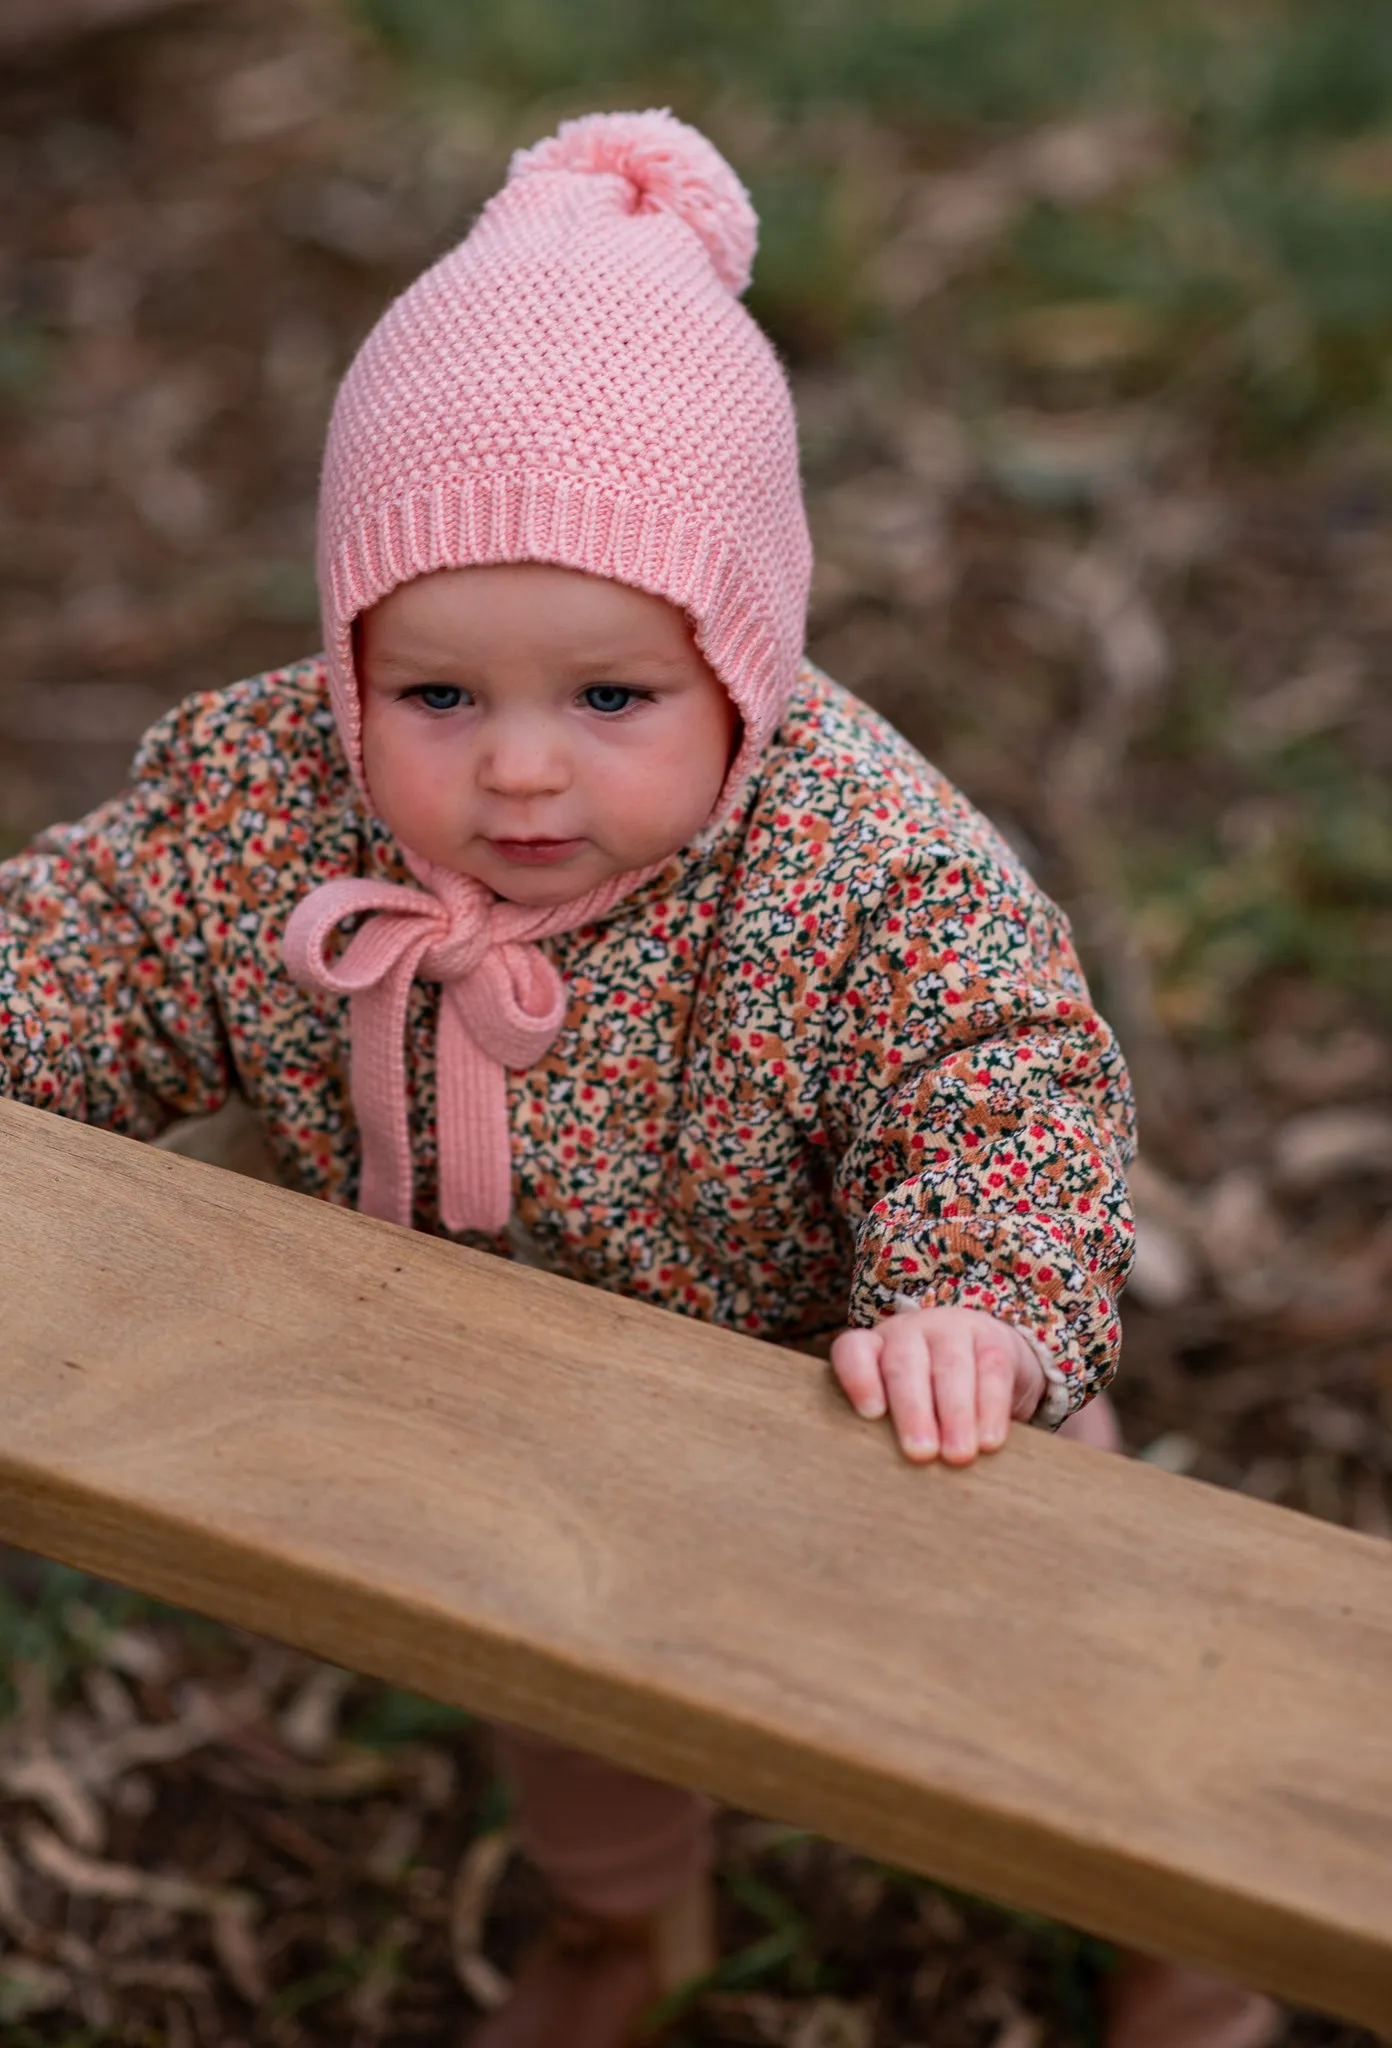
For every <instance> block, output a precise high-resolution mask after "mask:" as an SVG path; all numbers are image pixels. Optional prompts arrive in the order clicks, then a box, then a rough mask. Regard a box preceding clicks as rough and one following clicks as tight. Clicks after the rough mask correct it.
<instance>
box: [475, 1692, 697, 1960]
mask: <svg viewBox="0 0 1392 2048" xmlns="http://www.w3.org/2000/svg"><path fill="white" fill-rule="evenodd" d="M492 1738H493V1750H494V1755H495V1757H496V1758H497V1761H498V1766H499V1769H500V1770H501V1772H502V1774H503V1777H504V1778H505V1780H506V1781H507V1783H508V1784H509V1786H510V1787H511V1789H512V1792H513V1796H514V1800H515V1802H516V1811H517V1826H518V1838H519V1841H520V1843H521V1846H522V1848H523V1849H524V1850H525V1851H526V1853H527V1855H528V1856H529V1857H530V1858H531V1860H532V1861H533V1863H535V1865H536V1866H537V1868H538V1870H539V1871H540V1872H541V1874H542V1876H543V1877H544V1878H545V1879H546V1881H547V1883H548V1884H549V1885H550V1887H551V1889H552V1891H553V1892H554V1893H555V1895H556V1897H557V1899H558V1900H559V1901H560V1902H561V1903H563V1904H564V1905H567V1906H572V1907H574V1908H576V1909H577V1910H578V1911H580V1912H583V1913H593V1914H598V1915H600V1916H601V1917H603V1918H606V1919H625V1920H626V1919H630V1918H633V1919H641V1918H646V1917H647V1916H648V1915H650V1914H653V1913H656V1912H658V1911H659V1910H660V1909H661V1908H662V1907H663V1906H665V1905H666V1904H667V1903H668V1901H669V1900H671V1899H673V1898H674V1897H676V1895H677V1894H678V1893H680V1892H682V1891H684V1890H685V1889H686V1888H687V1887H688V1886H689V1885H690V1884H692V1883H693V1882H694V1881H695V1880H696V1879H697V1878H698V1877H700V1876H702V1875H703V1874H704V1873H705V1872H706V1871H708V1870H709V1869H710V1868H711V1865H712V1863H713V1861H714V1856H715V1844H714V1830H713V1826H712V1820H713V1815H714V1811H715V1808H714V1804H713V1802H712V1801H711V1800H709V1799H704V1798H702V1797H701V1796H700V1795H699V1794H697V1793H695V1792H682V1791H679V1790H678V1789H677V1787H676V1786H675V1785H663V1784H660V1783H659V1782H658V1780H657V1779H655V1778H645V1777H641V1776H639V1774H638V1773H637V1772H635V1771H626V1770H621V1769H620V1768H619V1767H618V1765H616V1764H609V1763H604V1762H602V1761H601V1760H600V1758H598V1757H592V1756H585V1755H583V1754H582V1753H581V1752H580V1751H579V1750H574V1749H564V1748H562V1747H561V1745H560V1744H559V1743H555V1742H547V1741H544V1740H543V1739H542V1737H541V1736H539V1735H529V1734H526V1733H524V1731H523V1730H522V1729H520V1728H512V1727H498V1726H495V1727H494V1728H493V1729H492Z"/></svg>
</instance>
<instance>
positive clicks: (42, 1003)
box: [0, 700, 232, 1138]
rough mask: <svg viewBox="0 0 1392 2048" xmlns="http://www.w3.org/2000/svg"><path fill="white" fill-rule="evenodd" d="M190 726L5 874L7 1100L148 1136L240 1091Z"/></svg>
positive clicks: (2, 962) (168, 725) (182, 717)
mask: <svg viewBox="0 0 1392 2048" xmlns="http://www.w3.org/2000/svg"><path fill="white" fill-rule="evenodd" d="M195 701H196V700H195ZM188 714H189V707H188V706H182V707H180V708H179V709H178V710H176V711H173V712H171V713H170V714H169V715H168V716H167V717H166V718H164V719H162V720H161V721H160V723H159V724H158V725H156V726H155V727H154V728H153V729H152V730H151V731H150V732H149V733H148V734H147V735H146V738H145V740H144V741H143V743H142V745H141V748H140V752H139V754H138V755H137V757H136V762H135V766H134V770H133V777H132V783H131V787H130V788H129V790H128V791H127V792H126V793H125V794H124V795H122V796H120V797H117V798H115V799H114V800H113V801H112V802H110V803H107V804H104V805H102V806H101V807H100V809H98V810H95V811H93V812H91V813H90V814H89V815H88V816H87V817H86V818H83V819H81V820H80V821H79V822H78V823H76V824H73V825H60V826H56V827H54V828H53V829H52V830H50V831H47V832H45V833H43V834H42V835H41V836H40V837H39V838H38V839H37V840H35V842H34V843H33V845H32V846H31V847H29V848H28V849H27V850H26V851H25V852H23V853H21V854H18V855H17V856H15V858H13V859H11V860H7V861H4V862H0V1094H4V1095H8V1096H10V1097H12V1098H14V1099H15V1100H18V1101H21V1102H27V1103H31V1104H33V1105H34V1106H35V1107H37V1108H40V1109H50V1110H55V1111H57V1112H58V1114H60V1115H62V1116H68V1117H73V1118H76V1119H77V1120H79V1121H81V1122H86V1123H94V1124H101V1125H103V1126H104V1127H105V1128H106V1129H108V1130H113V1131H121V1132H124V1133H125V1134H127V1135H128V1136H132V1137H139V1138H152V1137H155V1136H157V1135H158V1133H159V1132H160V1131H161V1130H162V1129H163V1128H164V1126H165V1125H166V1124H168V1123H169V1122H171V1121H172V1120H173V1118H174V1117H176V1116H180V1115H191V1114H196V1113H200V1112H203V1111H209V1110H213V1109H217V1108H218V1107H220V1106H221V1104H222V1103H223V1102H224V1101H225V1100H226V1098H227V1095H228V1093H229V1091H230V1087H231V1081H232V1076H231V1060H230V1055H229V1051H228V1046H227V1039H226V1034H225V1031H224V1029H223V1026H222V1022H221V1019H220V1016H219V1011H218V1005H217V1001H216V997H215V992H214V989H213V985H212V974H211V971H210V966H209V960H208V950H207V946H206V943H205V940H204V937H203V934H202V931H201V929H200V913H199V906H198V902H197V898H196V892H195V889H194V886H193V883H192V881H191V878H190V874H189V867H188V860H187V851H186V840H185V825H186V813H188V812H189V811H190V809H192V807H193V805H194V804H195V803H196V795H195V794H194V793H193V791H192V788H191V780H190V776H189V772H188V768H189V763H188V758H187V756H188V741H187V730H188Z"/></svg>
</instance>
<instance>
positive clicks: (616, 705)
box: [585, 683, 638, 711]
mask: <svg viewBox="0 0 1392 2048" xmlns="http://www.w3.org/2000/svg"><path fill="white" fill-rule="evenodd" d="M637 694H638V692H637V691H636V690H629V689H625V687H624V685H623V684H622V683H591V684H590V687H589V689H588V690H586V691H585V702H586V703H587V704H588V705H589V707H590V709H591V711H627V709H628V707H629V705H630V704H631V703H632V701H633V699H634V698H635V697H636V696H637Z"/></svg>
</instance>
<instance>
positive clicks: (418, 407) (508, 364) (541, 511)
mask: <svg viewBox="0 0 1392 2048" xmlns="http://www.w3.org/2000/svg"><path fill="white" fill-rule="evenodd" d="M756 235H757V222H756V219H755V216H754V211H753V208H752V206H751V205H750V203H749V198H748V195H747V194H746V192H745V190H744V188H743V186H742V185H741V184H740V182H739V180H738V179H737V178H736V176H735V174H734V172H733V171H732V170H731V169H730V167H729V165H728V164H727V163H726V162H725V160H724V159H723V157H721V156H720V155H719V154H718V152H717V151H716V150H715V149H714V148H713V146H712V145H711V144H710V143H709V142H708V141H707V140H706V139H705V137H704V136H702V135H700V134H698V133H697V131H696V130H695V129H694V128H689V127H687V126H686V125H685V123H683V122H681V121H678V120H675V119H674V118H673V117H672V115H671V114H669V113H665V112H664V113H658V112H649V113H644V114H592V115H589V116H587V117H586V118H585V119H583V120H579V121H567V122H564V123H563V124H562V126H561V128H560V130H559V131H558V133H557V134H556V135H554V136H552V137H551V138H550V139H549V140H547V141H545V142H541V143H539V144H537V146H536V147H535V148H533V149H528V150H521V151H519V152H518V153H517V154H516V155H515V156H514V158H513V160H512V165H511V169H510V171H509V175H508V181H507V184H506V185H505V186H504V187H503V189H502V191H500V192H499V193H497V194H496V195H495V196H494V198H493V199H491V200H490V201H489V203H488V204H487V206H486V207H485V208H484V210H483V213H482V215H481V216H480V218H479V220H478V222H477V223H476V225H475V227H474V229H473V231H472V233H471V234H470V235H469V236H468V237H467V238H466V239H465V240H464V241H463V242H461V243H460V244H459V246H458V247H457V248H455V249H452V250H451V251H450V253H449V254H448V255H447V256H445V257H443V258H442V259H441V260H440V261H439V262H438V263H437V264H436V265H435V266H434V268H433V269H431V270H429V271H427V272H426V273H425V275H424V276H423V277H420V278H418V279H417V281H416V282H415V283H414V284H413V285H412V286H411V287H410V289H409V290H408V291H407V292H405V293H404V294H403V296H402V297H401V298H399V299H398V300H397V301H396V303H395V304H394V305H393V306H391V307H390V308H389V310H388V311H387V312H386V314H385V315H384V316H383V317H382V319H381V320H379V321H378V323H377V325H376V327H375V328H374V329H373V330H372V332H371V333H370V334H369V335H368V337H367V340H366V341H365V342H364V344H363V346H362V348H361V350H360V351H359V353H358V356H357V358H356V360H355V361H354V363H353V364H352V366H351V368H350V369H349V371H348V374H347V376H346V377H345V379H344V381H343V384H342V387H341V389H340V391H339V394H338V400H337V403H336V405H335V407H334V412H333V419H332V423H331V426H330V430H329V440H328V447H327V451H326V454H325V460H324V474H323V482H322V488H321V494H320V507H319V584H320V596H321V601H322V605H323V611H324V626H325V642H326V647H327V653H328V660H329V670H330V678H331V682H332V688H333V701H334V709H335V713H336V716H337V718H338V723H339V729H340V732H341V733H342V736H343V740H344V744H345V747H346V749H347V752H348V756H349V759H350V761H351V762H352V764H353V769H354V773H355V774H356V776H357V777H358V779H359V782H360V783H361V780H362V755H361V744H360V731H361V713H360V706H359V698H358V688H357V682H356V678H355V675H354V669H353V652H352V638H351V628H352V622H353V620H354V618H355V617H356V616H357V615H358V614H359V613H361V612H363V611H366V610H367V609H368V608H369V607H370V606H371V605H373V604H375V603H376V602H377V601H378V600H379V599H380V598H382V597H385V596H386V595H387V593H388V592H389V591H391V590H392V589H394V588H395V587H396V586H397V585H398V584H401V583H404V582H407V581H408V580H409V579H410V578H411V577H413V576H418V575H422V574H424V573H426V572H428V571H430V570H435V569H445V568H461V567H463V566H465V565H466V564H471V563H492V562H519V561H542V562H554V563H559V564H562V565H564V566H565V567H568V568H572V569H583V570H588V571H590V572H591V573H593V574H595V575H599V576H610V577H613V578H614V579H616V580H617V581H619V582H622V583H629V584H634V585H636V586H637V587H638V588H640V589H642V590H647V591H651V592H653V593H654V594H655V595H657V596H659V597H663V598H666V599H668V600H669V601H670V602H671V603H673V604H675V605H677V606H679V607H680V608H681V609H682V610H683V611H684V612H686V613H687V615H688V616H689V618H690V620H691V622H692V626H693V628H694V632H695V638H696V643H697V645H698V647H699V648H700V650H701V652H702V653H703V655H704V656H705V658H706V660H707V661H708V662H709V663H710V665H711V667H712V668H713V669H714V671H715V673H716V674H717V675H718V676H719V677H720V680H721V681H722V682H723V683H724V685H725V687H726V689H727V690H728V691H729V693H730V696H731V698H732V700H733V701H734V704H735V705H736V707H737V709H738V710H739V712H740V713H741V715H742V718H743V720H744V738H743V744H742V746H741V748H740V751H739V754H738V757H737V759H736V760H735V762H734V763H733V765H732V768H731V772H730V775H729V777H728V779H727V781H726V784H725V788H724V790H723V791H722V794H721V797H720V800H719V801H718V803H717V806H716V812H715V815H716V816H719V815H721V814H722V813H723V812H724V810H725V809H726V808H727V807H728V805H729V803H730V800H731V799H732V798H733V796H734V794H735V792H736V790H737V789H738V787H739V785H740V784H741V783H742V782H743V781H744V779H745V778H746V776H747V775H748V773H749V771H750V769H751V768H752V766H753V765H754V763H755V761H756V760H757V759H758V756H759V754H760V752H761V751H762V749H763V747H764V745H765V743H766V741H767V740H768V738H769V736H770V735H771V733H772V732H773V731H774V729H775V728H776V726H777V724H778V722H779V719H780V717H781V716H782V713H783V710H784V707H785V705H786V703H787V701H788V696H789V693H790V691H791V689H792V686H793V681H794V677H795V675H796V672H797V665H798V661H799V658H800V656H801V653H802V642H803V627H804V620H805V613H806V604H807V588H808V578H809V572H810V566H811V550H810V546H809V542H808V536H807V526H806V521H805V517H804V513H803V505H802V493H801V489H800V486H799V479H798V460H797V439H796V429H795V425H794V419H793V409H792V402H791V399H790V396H789V392H788V387H787V382H786V379H785V377H784V375H783V371H782V369H781V367H780V365H779V363H778V360H777V358H776V356H775V355H774V352H773V349H772V347H771V346H770V344H769V342H768V340H767V339H766V338H765V336H764V335H763V333H762V332H761V330H760V329H759V327H758V326H757V325H756V324H755V322H754V321H753V320H752V319H751V318H750V316H749V314H748V313H747V312H746V311H745V310H744V308H743V307H742V306H741V305H740V304H739V300H738V294H739V293H741V292H742V291H743V290H744V288H745V286H746V285H747V283H748V281H749V272H750V265H751V262H752V259H753V254H754V245H755V240H756Z"/></svg>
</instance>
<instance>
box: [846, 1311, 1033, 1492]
mask: <svg viewBox="0 0 1392 2048" xmlns="http://www.w3.org/2000/svg"><path fill="white" fill-rule="evenodd" d="M831 1369H832V1371H833V1372H834V1373H835V1374H836V1377H837V1379H838V1380H840V1382H841V1385H842V1387H843V1389H844V1390H845V1392H846V1394H847V1395H848V1396H849V1398H850V1401H851V1405H852V1407H853V1408H854V1409H855V1410H856V1412H857V1414H859V1415H863V1416H865V1417H866V1419H867V1420H868V1421H874V1420H876V1419H877V1418H878V1417H879V1416H881V1415H883V1414H884V1412H885V1409H886V1406H888V1408H889V1411H890V1413H891V1415H892V1416H893V1418H894V1427H895V1429H896V1430H897V1432H898V1435H899V1442H900V1445H901V1446H902V1448H903V1451H904V1455H905V1457H907V1458H912V1459H913V1460H914V1461H915V1462H916V1463H922V1464H927V1463H928V1462H929V1461H930V1460H932V1459H933V1458H936V1457H939V1456H940V1457H941V1458H942V1459H943V1461H944V1463H945V1464H948V1465H970V1463H971V1461H972V1459H973V1458H974V1457H975V1456H976V1454H977V1452H978V1451H998V1450H999V1449H1000V1447H1001V1445H1002V1444H1003V1443H1004V1442H1005V1439H1006V1435H1007V1433H1008V1431H1009V1428H1010V1423H1011V1419H1012V1417H1013V1418H1014V1419H1015V1420H1016V1421H1017V1422H1027V1421H1028V1420H1029V1418H1030V1416H1031V1415H1033V1413H1034V1411H1035V1409H1036V1408H1037V1407H1038V1406H1039V1403H1040V1400H1041V1398H1042V1397H1043V1393H1044V1368H1043V1367H1042V1366H1041V1365H1040V1363H1039V1359H1038V1356H1037V1355H1036V1353H1035V1350H1034V1347H1033V1345H1032V1344H1030V1343H1029V1342H1028V1340H1027V1339H1026V1338H1024V1337H1022V1336H1021V1335H1020V1333H1019V1331H1018V1330H1015V1329H1012V1327H1011V1325H1010V1324H1009V1323H1003V1322H1001V1321H999V1319H998V1318H997V1317H995V1316H988V1315H985V1314H984V1313H983V1312H982V1311H981V1310H980V1309H974V1308H916V1309H912V1310H906V1311H905V1312H904V1313H903V1314H902V1315H894V1316H886V1317H885V1319H884V1321H883V1322H882V1323H877V1324H876V1325H875V1327H874V1329H872V1330H843V1331H842V1332H841V1335H840V1336H839V1337H838V1338H837V1339H836V1341H835V1343H834V1344H833V1345H832V1347H831Z"/></svg>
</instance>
